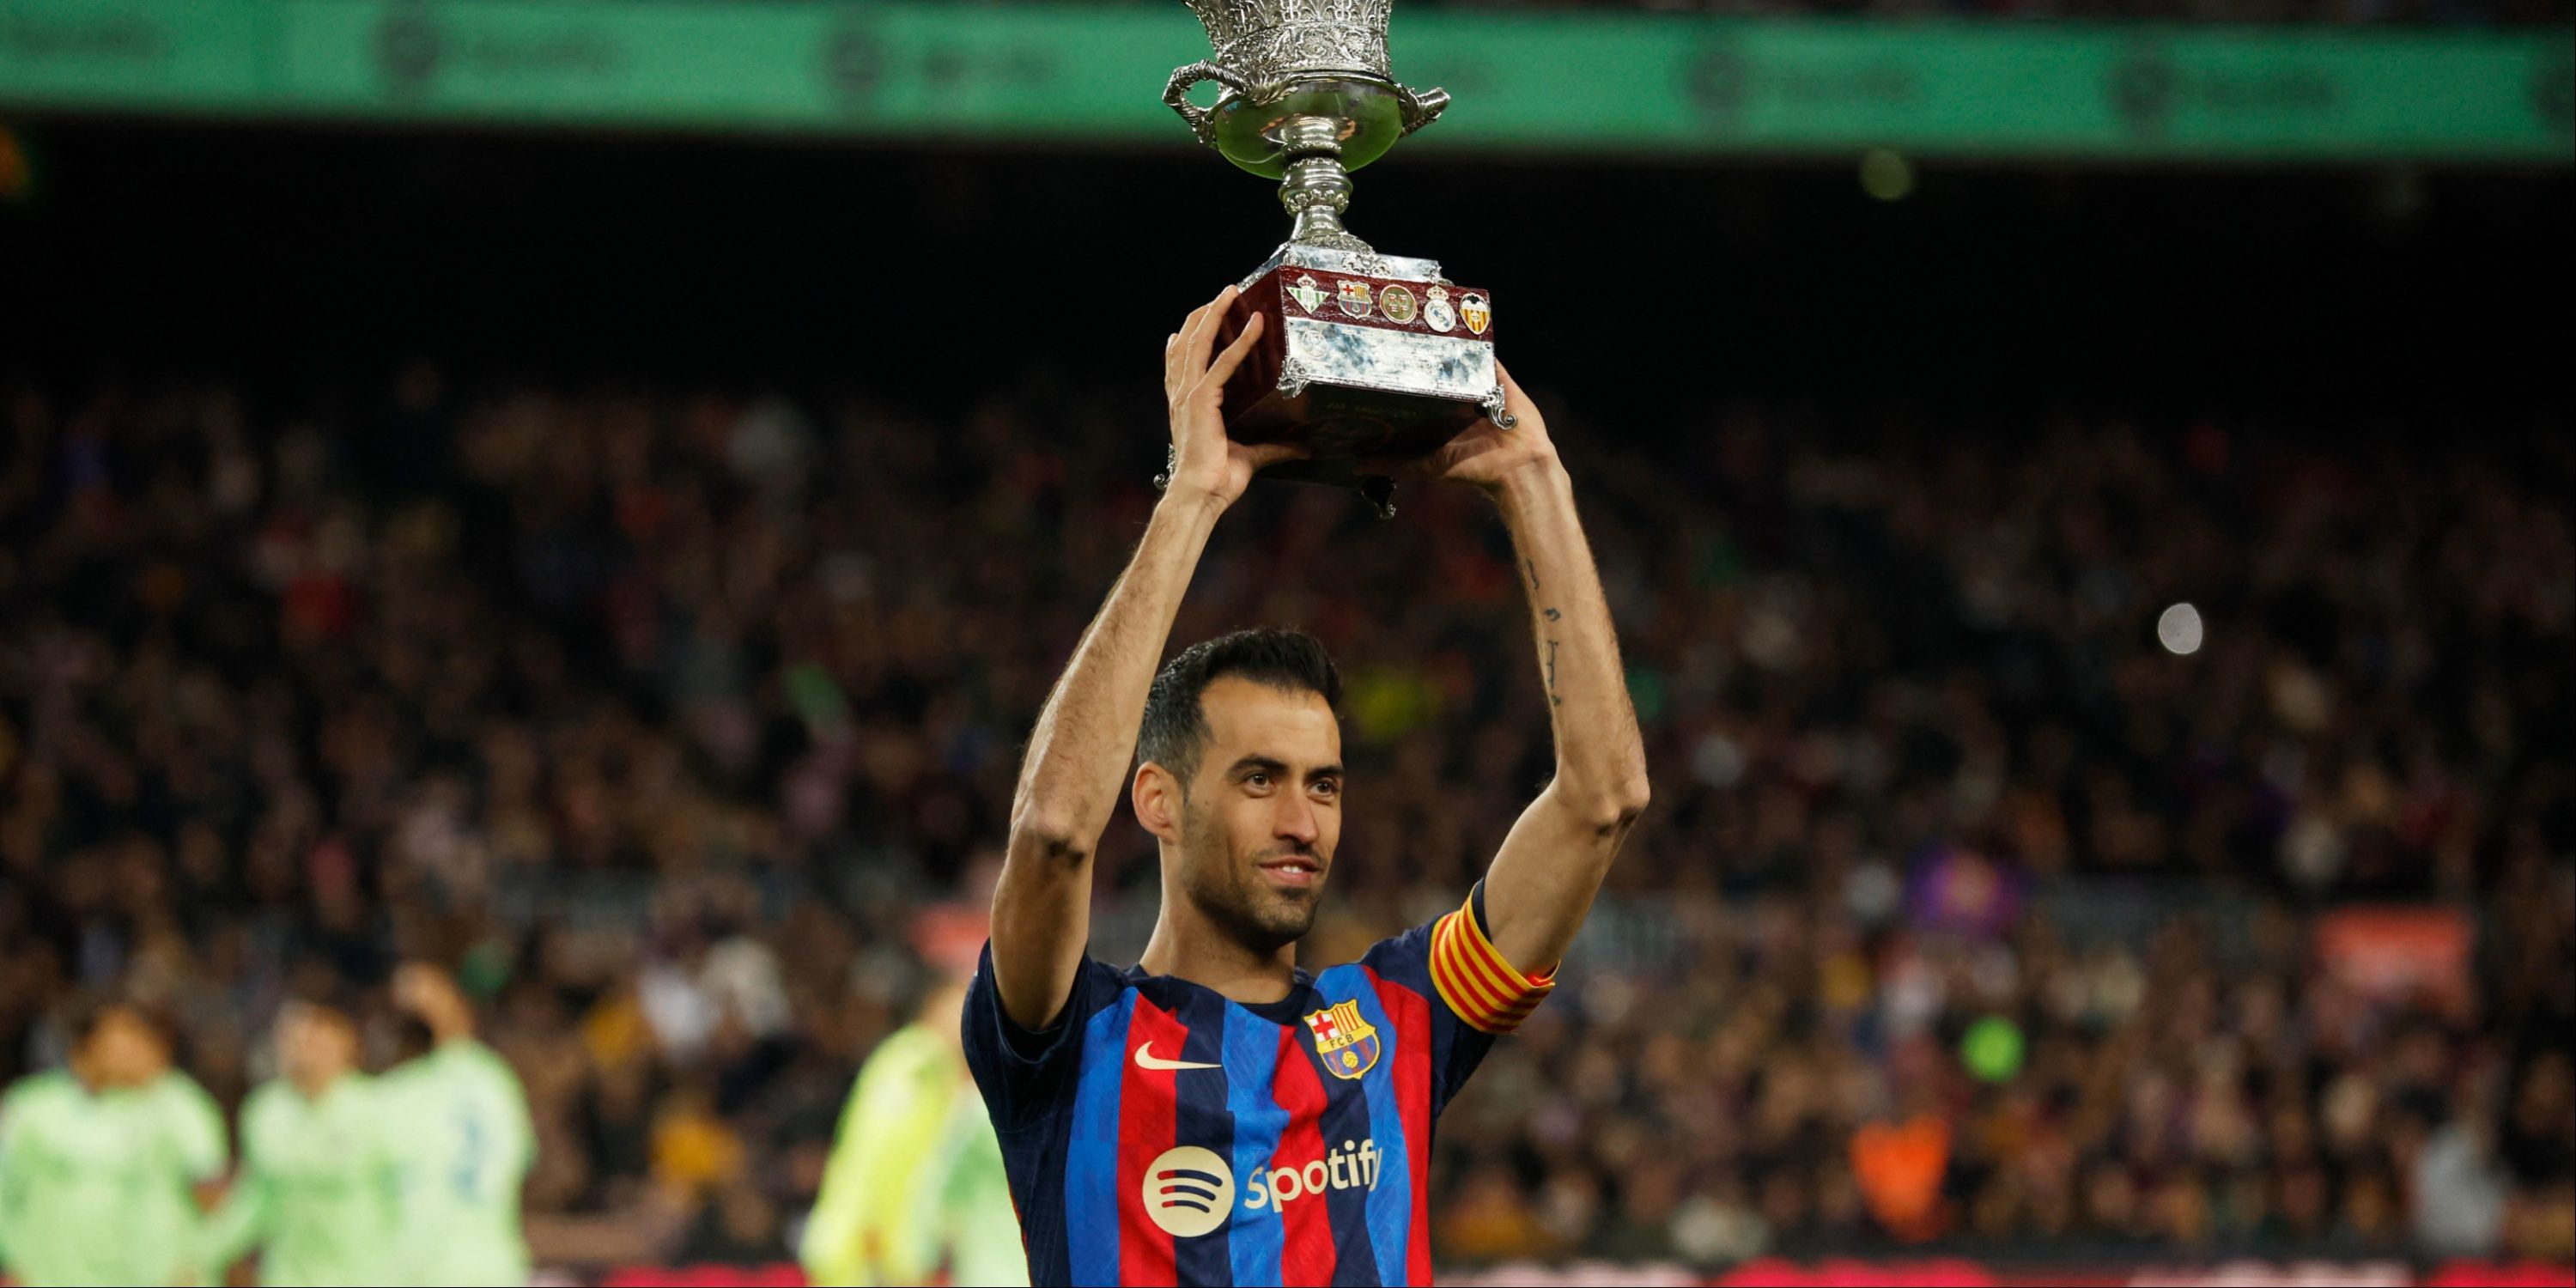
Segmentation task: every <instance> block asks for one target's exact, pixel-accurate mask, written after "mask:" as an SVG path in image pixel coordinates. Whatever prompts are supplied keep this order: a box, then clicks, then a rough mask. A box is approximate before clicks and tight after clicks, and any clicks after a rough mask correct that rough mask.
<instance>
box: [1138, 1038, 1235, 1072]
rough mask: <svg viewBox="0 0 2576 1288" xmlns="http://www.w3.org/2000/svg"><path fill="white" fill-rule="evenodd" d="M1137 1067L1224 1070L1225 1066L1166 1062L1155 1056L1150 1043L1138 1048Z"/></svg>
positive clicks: (1176, 1061)
mask: <svg viewBox="0 0 2576 1288" xmlns="http://www.w3.org/2000/svg"><path fill="white" fill-rule="evenodd" d="M1136 1067H1137V1068H1139V1069H1222V1068H1224V1067H1225V1066H1224V1065H1221V1064H1193V1063H1191V1062H1190V1061H1187V1060H1165V1059H1163V1058H1161V1057H1159V1056H1157V1055H1155V1054H1154V1044H1153V1043H1151V1042H1148V1043H1146V1044H1145V1045H1143V1046H1140V1047H1138V1048H1136Z"/></svg>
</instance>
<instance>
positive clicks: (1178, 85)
mask: <svg viewBox="0 0 2576 1288" xmlns="http://www.w3.org/2000/svg"><path fill="white" fill-rule="evenodd" d="M1200 81H1215V82H1216V83H1217V84H1219V85H1223V86H1225V87H1226V88H1227V89H1230V90H1233V91H1234V92H1236V93H1238V94H1240V93H1242V92H1243V91H1244V85H1243V78H1242V77H1240V76H1237V75H1235V74H1234V73H1233V72H1230V71H1227V70H1226V69H1224V68H1223V67H1219V66H1217V65H1216V64H1215V63H1209V62H1197V63H1192V64H1190V65H1189V66H1187V67H1176V68H1173V69H1172V79H1171V80H1170V81H1169V82H1168V83H1166V84H1165V85H1164V86H1163V106H1165V107H1168V108H1170V109H1172V110H1173V111H1175V112H1178V113H1180V114H1181V119H1182V120H1184V121H1187V122H1189V123H1190V133H1192V134H1195V135H1197V136H1199V142H1201V143H1204V144H1206V145H1208V146H1209V147H1215V146H1216V127H1215V126H1212V125H1210V124H1208V114H1207V109H1206V108H1203V107H1200V106H1199V105H1198V104H1196V103H1193V102H1191V101H1190V100H1189V98H1188V95H1189V92H1190V88H1191V87H1192V86H1194V85H1196V84H1198V83H1199V82H1200ZM1432 93H1435V94H1439V93H1440V91H1438V90H1433V91H1432ZM1440 96H1441V98H1442V99H1444V100H1445V99H1447V98H1448V97H1449V96H1448V95H1446V94H1441V95H1440ZM1432 111H1433V113H1434V114H1437V113H1438V111H1439V109H1438V108H1433V109H1432ZM1424 119H1425V120H1428V119H1430V118H1428V117H1425V118H1424ZM1407 128H1408V129H1409V128H1411V127H1407Z"/></svg>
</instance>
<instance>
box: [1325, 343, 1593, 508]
mask: <svg viewBox="0 0 2576 1288" xmlns="http://www.w3.org/2000/svg"><path fill="white" fill-rule="evenodd" d="M1495 370H1496V371H1497V372H1499V373H1500V374H1501V376H1502V380H1503V406H1504V409H1505V410H1507V411H1509V412H1510V413H1511V416H1512V420H1513V425H1512V427H1511V428H1510V429H1504V428H1503V427H1501V426H1499V425H1496V424H1495V423H1494V422H1493V421H1492V420H1490V419H1487V420H1480V421H1477V422H1476V423H1475V424H1473V425H1471V426H1469V427H1468V428H1467V429H1466V430H1465V431H1464V432H1462V433H1460V434H1459V435H1458V436H1457V437H1456V438H1453V439H1450V440H1449V441H1448V442H1447V443H1446V444H1443V445H1442V446H1441V447H1440V448H1439V449H1438V450H1437V451H1434V452H1432V453H1431V454H1430V455H1428V456H1425V457H1423V458H1421V459H1420V460H1416V461H1408V462H1402V463H1395V464H1390V465H1389V467H1388V468H1386V469H1383V470H1379V469H1374V468H1372V469H1367V470H1364V471H1363V472H1366V473H1386V474H1390V475H1393V476H1395V477H1399V478H1406V477H1409V478H1419V479H1446V480H1449V481H1451V482H1455V483H1467V484H1472V485H1474V486H1476V487H1479V488H1482V489H1484V490H1485V491H1488V492H1492V491H1497V490H1499V489H1500V488H1501V487H1502V486H1503V485H1504V484H1505V483H1508V482H1510V481H1511V479H1512V478H1513V477H1514V476H1516V475H1519V474H1523V473H1525V472H1528V471H1532V470H1536V469H1544V468H1546V467H1548V466H1551V465H1554V464H1555V463H1556V444H1555V443H1554V442H1553V441H1551V440H1550V439H1549V438H1548V436H1547V421H1546V419H1545V418H1544V417H1541V416H1540V415H1539V414H1538V408H1537V406H1536V405H1534V404H1532V403H1531V402H1530V399H1529V395H1528V394H1526V393H1523V392H1521V387H1520V382H1518V381H1516V380H1513V379H1512V373H1511V372H1509V371H1505V370H1503V369H1502V365H1501V364H1500V363H1497V364H1495Z"/></svg>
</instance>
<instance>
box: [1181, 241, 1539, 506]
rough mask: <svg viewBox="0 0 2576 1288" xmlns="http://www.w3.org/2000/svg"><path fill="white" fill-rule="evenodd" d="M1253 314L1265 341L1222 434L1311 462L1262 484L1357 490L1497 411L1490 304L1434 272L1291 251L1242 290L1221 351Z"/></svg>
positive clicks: (1240, 383) (1233, 398) (1416, 265)
mask: <svg viewBox="0 0 2576 1288" xmlns="http://www.w3.org/2000/svg"><path fill="white" fill-rule="evenodd" d="M1254 313H1260V314H1261V315H1263V319H1264V321H1263V323H1262V334H1261V340H1260V342H1259V343H1257V344H1255V345H1254V346H1253V349H1252V352H1251V353H1250V354H1249V355H1247V356H1246V357H1245V359H1244V362H1243V365H1242V366H1240V367H1238V368H1236V369H1235V373H1234V376H1233V378H1231V379H1230V380H1228V381H1227V382H1226V388H1225V406H1226V433H1227V434H1228V435H1229V436H1231V437H1232V438H1233V439H1234V440H1235V441H1236V442H1239V443H1278V442H1294V443H1303V444H1305V445H1306V447H1307V448H1308V449H1309V450H1310V451H1311V452H1312V453H1313V455H1311V456H1309V457H1308V458H1306V459H1304V460H1296V461H1286V462H1282V463H1281V464H1278V465H1274V466H1272V467H1270V468H1269V469H1266V470H1264V471H1262V473H1263V474H1265V475H1267V476H1268V477H1271V478H1281V479H1293V480H1297V481H1301V482H1311V483H1326V484H1334V485H1339V486H1343V487H1352V488H1363V489H1365V485H1366V477H1365V476H1364V475H1362V474H1361V473H1360V471H1359V470H1358V469H1357V468H1355V466H1356V464H1357V463H1358V462H1359V461H1361V460H1365V459H1369V458H1389V457H1391V458H1397V459H1402V458H1408V457H1419V456H1427V455H1429V454H1431V453H1432V452H1434V451H1437V450H1439V448H1440V447H1441V446H1442V445H1444V444H1446V443H1447V442H1448V441H1449V440H1450V439H1453V438H1455V437H1457V436H1458V435H1459V433H1460V432H1461V431H1463V430H1465V429H1466V428H1467V427H1468V426H1470V425H1473V424H1475V423H1476V422H1478V421H1480V420H1483V419H1485V418H1486V417H1488V416H1489V415H1499V414H1500V413H1501V411H1502V407H1503V401H1502V380H1501V377H1500V376H1499V375H1498V374H1497V371H1496V368H1495V366H1494V338H1493V337H1494V314H1493V302H1492V296H1491V294H1490V293H1488V292H1485V291H1481V290H1476V289H1473V288H1470V287H1461V286H1458V285H1455V284H1453V283H1451V282H1450V281H1448V280H1447V279H1446V278H1444V277H1442V276H1441V275H1440V266H1439V264H1437V263H1435V262H1433V261H1431V260H1427V259H1407V258H1404V257H1401V256H1394V255H1377V254H1372V253H1367V252H1355V251H1343V250H1332V249H1327V248H1323V247H1317V246H1302V245H1297V244H1294V243H1291V244H1290V245H1287V246H1283V247H1281V248H1280V249H1279V251H1278V252H1277V253H1276V254H1274V255H1272V256H1271V257H1270V261H1269V262H1268V263H1266V264H1264V265H1262V267H1261V268H1260V269H1259V270H1257V271H1256V272H1255V273H1254V274H1253V276H1252V277H1251V278H1250V279H1249V280H1247V282H1246V283H1245V284H1244V288H1243V291H1242V293H1241V294H1240V295H1238V296H1237V297H1236V298H1235V301H1234V304H1233V306H1232V307H1231V308H1229V309H1228V310H1227V312H1226V315H1225V317H1224V318H1223V319H1222V320H1221V321H1220V323H1219V324H1218V328H1217V336H1216V343H1217V345H1218V347H1220V348H1222V347H1223V346H1225V345H1226V344H1229V343H1232V342H1233V340H1234V338H1235V337H1236V336H1238V335H1241V334H1242V333H1243V328H1244V327H1245V326H1246V325H1248V324H1249V322H1250V319H1251V317H1252V315H1253V314H1254Z"/></svg>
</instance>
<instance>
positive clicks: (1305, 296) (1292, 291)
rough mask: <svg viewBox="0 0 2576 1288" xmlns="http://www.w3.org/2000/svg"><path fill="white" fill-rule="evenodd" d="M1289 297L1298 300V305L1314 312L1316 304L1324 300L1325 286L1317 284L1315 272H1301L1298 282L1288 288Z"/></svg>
mask: <svg viewBox="0 0 2576 1288" xmlns="http://www.w3.org/2000/svg"><path fill="white" fill-rule="evenodd" d="M1288 298H1290V299H1293V300H1295V301H1297V307H1299V308H1301V309H1304V310H1306V311H1307V312H1309V313H1312V312H1314V311H1315V306H1316V305H1318V304H1321V303H1323V302H1324V288H1323V287H1320V286H1317V285H1315V275H1314V274H1312V273H1300V274H1298V275H1297V284H1296V285H1294V286H1291V287H1289V288H1288Z"/></svg>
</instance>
